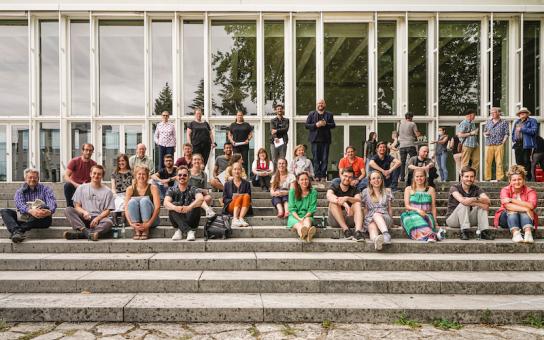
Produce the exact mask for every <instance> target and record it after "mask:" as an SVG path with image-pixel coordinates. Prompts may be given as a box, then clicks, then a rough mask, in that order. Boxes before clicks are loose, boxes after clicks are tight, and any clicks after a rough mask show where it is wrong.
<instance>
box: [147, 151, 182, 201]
mask: <svg viewBox="0 0 544 340" xmlns="http://www.w3.org/2000/svg"><path fill="white" fill-rule="evenodd" d="M163 163H164V168H162V169H160V170H159V171H158V172H156V173H154V174H153V175H152V176H151V180H152V181H153V183H154V184H155V185H156V186H158V187H159V192H160V194H161V201H162V200H164V195H166V192H167V191H168V189H169V188H170V187H171V186H173V185H174V183H175V182H176V174H177V171H176V170H177V168H176V167H175V166H174V157H173V156H172V155H169V154H166V155H164V162H163Z"/></svg>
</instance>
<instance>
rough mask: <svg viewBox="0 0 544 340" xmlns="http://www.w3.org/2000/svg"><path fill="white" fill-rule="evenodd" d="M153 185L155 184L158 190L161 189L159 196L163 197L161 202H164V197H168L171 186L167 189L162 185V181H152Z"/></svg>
mask: <svg viewBox="0 0 544 340" xmlns="http://www.w3.org/2000/svg"><path fill="white" fill-rule="evenodd" d="M151 183H153V184H155V185H156V186H157V188H159V195H160V197H161V202H162V201H163V200H164V197H165V196H166V192H167V191H168V189H170V188H171V186H167V187H165V186H164V185H162V183H161V181H159V180H156V179H152V180H151Z"/></svg>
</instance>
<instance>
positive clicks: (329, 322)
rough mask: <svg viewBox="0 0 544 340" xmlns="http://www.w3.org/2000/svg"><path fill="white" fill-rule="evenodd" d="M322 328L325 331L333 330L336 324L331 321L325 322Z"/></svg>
mask: <svg viewBox="0 0 544 340" xmlns="http://www.w3.org/2000/svg"><path fill="white" fill-rule="evenodd" d="M321 326H322V327H323V328H324V329H332V328H333V327H334V324H333V323H332V321H331V320H323V323H322V324H321Z"/></svg>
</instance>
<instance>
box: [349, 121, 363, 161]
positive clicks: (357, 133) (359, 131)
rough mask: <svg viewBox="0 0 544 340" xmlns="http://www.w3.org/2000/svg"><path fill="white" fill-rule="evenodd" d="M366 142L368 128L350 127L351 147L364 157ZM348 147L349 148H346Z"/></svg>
mask: <svg viewBox="0 0 544 340" xmlns="http://www.w3.org/2000/svg"><path fill="white" fill-rule="evenodd" d="M365 140H366V126H364V125H363V126H356V125H350V126H349V145H351V146H353V147H354V148H355V153H356V154H357V156H359V157H363V142H364V141H365ZM346 147H347V146H346Z"/></svg>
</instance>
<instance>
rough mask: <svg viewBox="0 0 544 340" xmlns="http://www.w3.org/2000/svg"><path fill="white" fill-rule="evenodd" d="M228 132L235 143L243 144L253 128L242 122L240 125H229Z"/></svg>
mask: <svg viewBox="0 0 544 340" xmlns="http://www.w3.org/2000/svg"><path fill="white" fill-rule="evenodd" d="M229 131H230V133H231V134H232V139H233V140H234V142H235V143H238V142H243V141H245V140H246V139H247V137H248V136H249V134H250V133H251V131H253V126H251V125H249V123H247V122H243V123H242V124H238V123H232V124H230V127H229Z"/></svg>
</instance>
